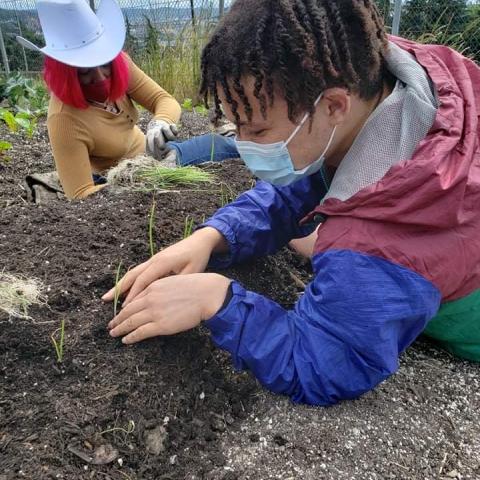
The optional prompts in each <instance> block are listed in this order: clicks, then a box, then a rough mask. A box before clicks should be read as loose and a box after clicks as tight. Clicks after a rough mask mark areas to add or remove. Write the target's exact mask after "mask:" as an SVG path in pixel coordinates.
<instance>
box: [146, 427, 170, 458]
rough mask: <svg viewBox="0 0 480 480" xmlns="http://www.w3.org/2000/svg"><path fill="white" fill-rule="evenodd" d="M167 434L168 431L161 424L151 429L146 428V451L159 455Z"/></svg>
mask: <svg viewBox="0 0 480 480" xmlns="http://www.w3.org/2000/svg"><path fill="white" fill-rule="evenodd" d="M167 436H168V433H167V431H166V430H165V428H164V426H163V425H158V426H157V427H156V428H154V429H152V430H146V431H145V433H144V438H145V446H146V449H147V451H148V452H149V453H152V454H153V455H160V453H162V452H163V451H164V450H165V441H166V440H167Z"/></svg>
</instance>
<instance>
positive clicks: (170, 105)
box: [127, 57, 182, 123]
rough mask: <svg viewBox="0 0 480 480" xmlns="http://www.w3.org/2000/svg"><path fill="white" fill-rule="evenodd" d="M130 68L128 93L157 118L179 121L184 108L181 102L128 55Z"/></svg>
mask: <svg viewBox="0 0 480 480" xmlns="http://www.w3.org/2000/svg"><path fill="white" fill-rule="evenodd" d="M127 60H128V68H129V70H130V83H129V86H128V91H127V93H128V95H129V96H130V97H131V98H132V99H133V100H135V101H136V102H137V103H139V104H140V105H142V107H144V108H146V109H147V110H149V111H150V112H151V113H152V114H153V117H154V118H155V119H158V120H165V121H166V122H168V123H177V122H178V121H179V120H180V115H181V113H182V110H181V108H180V105H179V103H178V102H177V101H176V100H175V99H174V98H173V97H172V96H171V95H170V94H169V93H168V92H166V91H165V90H164V89H163V88H162V87H160V86H159V85H158V84H157V83H156V82H154V81H153V80H152V79H151V78H150V77H149V76H148V75H147V74H145V73H144V72H143V71H142V70H140V68H138V67H137V66H136V65H135V63H133V61H132V59H131V58H130V57H127Z"/></svg>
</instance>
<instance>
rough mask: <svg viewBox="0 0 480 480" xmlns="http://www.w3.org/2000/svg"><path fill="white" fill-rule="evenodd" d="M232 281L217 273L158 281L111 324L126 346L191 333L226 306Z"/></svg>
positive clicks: (112, 329)
mask: <svg viewBox="0 0 480 480" xmlns="http://www.w3.org/2000/svg"><path fill="white" fill-rule="evenodd" d="M229 284H230V280H229V279H228V278H226V277H223V276H222V275H218V274H216V273H196V274H191V275H177V276H172V277H168V278H163V279H162V280H157V281H156V282H154V283H152V284H151V285H150V286H149V287H147V288H146V289H145V290H144V291H143V292H142V293H141V294H140V295H138V296H137V297H136V298H135V299H134V300H132V301H131V302H130V303H129V304H128V306H126V307H125V308H124V309H123V310H122V311H121V312H120V313H119V314H118V315H117V316H116V317H115V318H114V319H113V320H112V321H111V322H110V323H109V324H108V328H109V329H110V335H111V336H112V337H124V338H123V339H122V342H123V343H125V344H132V343H137V342H140V341H142V340H145V339H146V338H150V337H155V336H158V335H174V334H175V333H179V332H184V331H186V330H190V329H192V328H194V327H196V326H197V325H199V324H200V322H201V321H202V320H208V319H209V318H211V317H213V316H214V315H215V314H216V313H217V312H218V311H219V310H220V308H221V307H222V305H223V303H224V301H225V297H226V294H227V291H228V287H229Z"/></svg>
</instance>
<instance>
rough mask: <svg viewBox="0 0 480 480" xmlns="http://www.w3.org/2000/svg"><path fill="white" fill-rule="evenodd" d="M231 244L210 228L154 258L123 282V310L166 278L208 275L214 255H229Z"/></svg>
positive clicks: (120, 289) (108, 299) (109, 296)
mask: <svg viewBox="0 0 480 480" xmlns="http://www.w3.org/2000/svg"><path fill="white" fill-rule="evenodd" d="M226 251H227V243H226V241H225V238H224V237H223V235H222V234H221V233H219V232H218V231H217V230H215V229H214V228H210V227H206V228H202V229H201V230H197V231H196V232H194V233H193V235H191V236H190V237H188V238H186V239H185V240H182V241H180V242H178V243H176V244H174V245H172V246H170V247H168V248H166V249H165V250H162V251H161V252H159V253H157V254H156V255H154V256H153V257H152V258H151V259H150V260H148V261H146V262H144V263H141V264H140V265H138V266H136V267H135V268H134V269H132V270H130V271H129V272H128V273H127V274H126V275H125V276H124V277H123V278H122V279H121V280H120V282H119V284H118V293H119V294H120V295H124V294H125V293H127V292H128V295H127V297H126V298H125V301H124V302H123V306H124V307H126V306H127V305H128V304H129V303H130V302H131V301H133V300H134V299H135V298H136V297H137V296H138V295H143V294H145V291H146V289H147V287H149V285H150V284H152V283H153V282H155V281H156V280H159V279H161V278H164V277H168V276H170V275H172V274H174V275H185V274H191V273H200V272H204V271H205V268H206V267H207V265H208V261H209V260H210V256H211V254H212V253H213V252H215V253H225V252H226ZM115 291H116V288H115V287H114V288H112V289H111V290H110V291H109V292H107V293H106V294H105V295H104V296H103V297H102V299H103V300H104V301H106V302H111V301H113V300H114V298H115Z"/></svg>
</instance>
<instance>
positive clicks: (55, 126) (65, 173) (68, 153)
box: [47, 112, 105, 199]
mask: <svg viewBox="0 0 480 480" xmlns="http://www.w3.org/2000/svg"><path fill="white" fill-rule="evenodd" d="M47 126H48V136H49V138H50V144H51V146H52V152H53V157H54V159H55V165H56V167H57V172H58V176H59V177H60V182H61V184H62V187H63V190H64V192H65V195H66V196H67V197H68V198H69V199H80V198H85V197H87V196H88V195H91V194H92V193H95V192H97V191H98V190H100V189H101V188H103V187H104V186H105V185H95V184H94V183H93V178H92V167H91V165H90V155H89V149H88V142H89V141H91V139H90V140H89V139H88V138H87V136H86V134H85V129H83V128H81V126H80V125H79V124H78V122H77V120H76V119H75V118H74V117H73V116H71V115H69V114H68V113H64V112H61V113H55V114H53V115H51V116H50V117H49V118H48V121H47Z"/></svg>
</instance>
